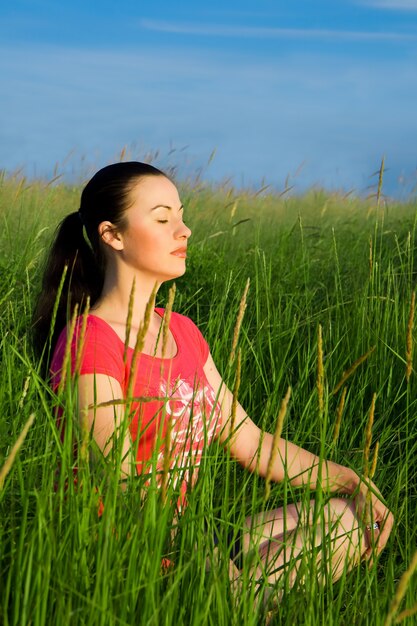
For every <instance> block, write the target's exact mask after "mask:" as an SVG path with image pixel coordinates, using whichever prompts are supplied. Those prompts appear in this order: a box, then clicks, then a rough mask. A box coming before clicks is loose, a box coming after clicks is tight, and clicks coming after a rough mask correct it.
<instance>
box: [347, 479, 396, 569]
mask: <svg viewBox="0 0 417 626" xmlns="http://www.w3.org/2000/svg"><path fill="white" fill-rule="evenodd" d="M353 495H354V498H355V505H356V511H357V515H358V518H359V520H361V521H362V522H363V524H364V527H365V539H366V545H367V548H366V551H365V552H364V554H363V558H364V559H365V560H367V561H369V564H370V565H372V561H373V557H374V556H377V555H378V554H379V553H380V552H381V551H382V550H383V549H384V547H385V545H386V543H387V541H388V538H389V536H390V533H391V530H392V527H393V525H394V516H393V514H392V513H391V511H390V510H389V509H388V508H387V507H386V506H385V504H384V503H383V502H382V499H381V498H382V496H381V492H380V491H379V489H378V488H377V486H376V485H375V484H374V483H373V482H372V481H371V480H366V481H365V480H361V479H360V478H359V477H358V480H357V486H356V489H355V491H354V492H353Z"/></svg>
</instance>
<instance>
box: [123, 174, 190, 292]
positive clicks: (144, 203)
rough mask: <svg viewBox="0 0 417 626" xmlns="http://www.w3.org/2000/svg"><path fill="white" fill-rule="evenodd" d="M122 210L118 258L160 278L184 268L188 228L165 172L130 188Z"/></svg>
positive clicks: (177, 196) (176, 195)
mask: <svg viewBox="0 0 417 626" xmlns="http://www.w3.org/2000/svg"><path fill="white" fill-rule="evenodd" d="M131 198H132V205H131V206H130V207H129V208H128V209H127V211H126V212H125V214H124V217H125V220H126V222H127V226H126V227H125V228H124V230H123V232H122V233H120V235H119V238H120V242H121V245H122V247H121V249H120V258H121V259H122V260H123V262H124V263H125V264H127V265H128V266H130V267H132V269H134V270H135V271H137V272H140V273H141V274H143V275H144V276H146V277H149V278H151V279H153V280H155V281H158V282H163V281H164V280H169V279H171V278H176V277H178V276H181V275H182V274H184V272H185V260H186V257H187V242H188V238H189V237H190V235H191V230H190V229H189V228H188V226H186V225H185V224H184V222H183V212H184V210H183V206H182V204H181V200H180V198H179V195H178V190H177V188H176V187H175V185H174V184H173V183H172V182H171V181H170V180H168V178H165V176H147V177H145V178H143V179H141V180H140V181H139V182H138V183H137V185H136V186H135V187H134V188H133V190H132V192H131Z"/></svg>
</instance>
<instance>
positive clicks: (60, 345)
mask: <svg viewBox="0 0 417 626" xmlns="http://www.w3.org/2000/svg"><path fill="white" fill-rule="evenodd" d="M80 328H81V319H80V320H79V322H78V323H77V326H76V330H75V333H74V337H73V340H72V343H71V370H72V372H73V373H74V371H75V366H76V359H77V353H78V352H79V351H80V355H81V358H80V368H79V373H80V374H107V376H111V377H112V378H115V379H116V380H117V381H118V382H119V383H120V384H121V385H123V380H124V377H125V366H124V362H123V345H122V342H121V341H120V340H119V338H118V337H117V335H116V334H115V333H114V331H113V330H112V329H106V328H102V327H101V325H100V323H97V322H96V320H95V319H91V318H89V320H88V321H87V329H86V333H85V338H84V341H83V345H82V346H79V345H78V343H79V342H78V334H79V331H80ZM108 330H110V332H108ZM66 339H67V334H66V329H64V330H63V331H62V333H61V335H60V337H59V339H58V342H57V345H56V348H55V351H54V355H53V358H52V362H51V374H52V384H53V387H56V386H57V385H58V384H59V380H60V378H61V368H62V364H63V360H64V355H65V347H66Z"/></svg>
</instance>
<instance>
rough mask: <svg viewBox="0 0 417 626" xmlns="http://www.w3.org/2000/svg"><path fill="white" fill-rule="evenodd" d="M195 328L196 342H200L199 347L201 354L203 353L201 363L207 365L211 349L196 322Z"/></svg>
mask: <svg viewBox="0 0 417 626" xmlns="http://www.w3.org/2000/svg"><path fill="white" fill-rule="evenodd" d="M193 326H194V329H195V334H196V341H197V342H198V346H199V349H200V353H201V362H202V364H203V365H205V364H206V361H207V359H208V355H209V353H210V348H209V345H208V343H207V341H206V340H205V339H204V337H203V335H202V333H201V331H200V330H199V329H198V327H197V326H196V325H195V324H194V322H193Z"/></svg>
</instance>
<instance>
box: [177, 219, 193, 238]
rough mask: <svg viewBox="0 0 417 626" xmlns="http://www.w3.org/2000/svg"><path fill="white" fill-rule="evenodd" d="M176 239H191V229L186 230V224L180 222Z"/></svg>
mask: <svg viewBox="0 0 417 626" xmlns="http://www.w3.org/2000/svg"><path fill="white" fill-rule="evenodd" d="M177 237H178V239H188V238H189V237H191V229H190V228H188V226H187V224H184V222H181V224H180V226H179V227H178V231H177Z"/></svg>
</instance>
